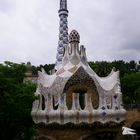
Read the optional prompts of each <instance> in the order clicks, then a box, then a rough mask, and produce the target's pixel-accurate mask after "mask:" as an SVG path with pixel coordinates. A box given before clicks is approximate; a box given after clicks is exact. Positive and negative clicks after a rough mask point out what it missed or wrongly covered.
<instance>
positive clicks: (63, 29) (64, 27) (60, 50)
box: [55, 0, 68, 70]
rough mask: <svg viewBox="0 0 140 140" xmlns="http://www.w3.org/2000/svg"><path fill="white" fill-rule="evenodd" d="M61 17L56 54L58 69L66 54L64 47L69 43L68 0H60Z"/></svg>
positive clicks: (56, 66)
mask: <svg viewBox="0 0 140 140" xmlns="http://www.w3.org/2000/svg"><path fill="white" fill-rule="evenodd" d="M58 13H59V17H60V24H59V41H58V47H57V56H56V59H57V60H56V65H55V68H56V70H57V69H59V67H60V65H61V64H62V59H63V55H64V48H65V47H66V46H67V45H68V21H67V17H68V10H67V0H60V9H59V11H58Z"/></svg>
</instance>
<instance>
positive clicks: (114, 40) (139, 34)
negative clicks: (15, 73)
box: [0, 0, 140, 65]
mask: <svg viewBox="0 0 140 140" xmlns="http://www.w3.org/2000/svg"><path fill="white" fill-rule="evenodd" d="M59 1H60V0H0V63H2V62H3V61H13V62H17V63H20V62H25V63H26V62H27V61H31V63H32V64H34V65H39V64H49V63H55V61H56V48H57V44H58V33H59V31H58V29H59V17H58V9H59ZM68 10H69V17H68V22H69V32H70V31H71V30H72V29H76V30H77V31H78V32H79V33H80V37H81V42H80V44H81V45H85V47H86V51H87V57H88V60H89V61H101V60H105V61H113V60H125V61H129V60H140V0H68Z"/></svg>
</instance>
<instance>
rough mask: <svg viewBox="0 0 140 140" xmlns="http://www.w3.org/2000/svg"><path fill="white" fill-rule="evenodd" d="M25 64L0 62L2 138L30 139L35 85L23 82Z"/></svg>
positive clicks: (0, 134) (0, 135)
mask: <svg viewBox="0 0 140 140" xmlns="http://www.w3.org/2000/svg"><path fill="white" fill-rule="evenodd" d="M25 70H26V67H25V65H24V64H16V63H11V62H5V64H0V139H1V140H15V139H20V140H22V139H23V140H25V139H30V138H31V136H32V134H33V133H32V132H33V127H32V126H33V122H32V119H31V115H30V111H31V108H32V102H33V100H34V99H35V97H34V94H33V93H34V91H35V88H36V87H35V85H33V84H23V78H24V73H25Z"/></svg>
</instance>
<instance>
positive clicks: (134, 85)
mask: <svg viewBox="0 0 140 140" xmlns="http://www.w3.org/2000/svg"><path fill="white" fill-rule="evenodd" d="M121 81H122V92H123V97H124V101H125V102H126V103H131V104H140V72H137V73H131V74H125V75H124V77H123V78H122V80H121Z"/></svg>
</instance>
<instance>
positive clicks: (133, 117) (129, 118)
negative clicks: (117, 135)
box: [125, 110, 140, 128]
mask: <svg viewBox="0 0 140 140" xmlns="http://www.w3.org/2000/svg"><path fill="white" fill-rule="evenodd" d="M135 121H140V110H139V111H138V110H136V111H127V115H126V120H125V126H126V127H129V128H130V127H131V126H132V124H133V123H134V122H135Z"/></svg>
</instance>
